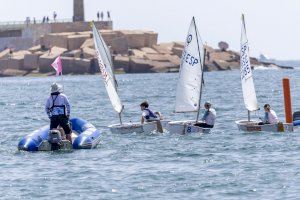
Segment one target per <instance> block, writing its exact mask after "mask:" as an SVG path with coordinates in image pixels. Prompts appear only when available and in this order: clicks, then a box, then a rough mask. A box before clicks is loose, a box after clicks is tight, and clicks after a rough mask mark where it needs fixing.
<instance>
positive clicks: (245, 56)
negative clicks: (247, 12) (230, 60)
mask: <svg viewBox="0 0 300 200" xmlns="http://www.w3.org/2000/svg"><path fill="white" fill-rule="evenodd" d="M240 55H241V56H240V67H241V82H242V91H243V97H244V103H245V107H246V109H247V110H248V111H255V110H258V103H257V98H256V92H255V87H254V82H253V76H252V70H251V64H250V58H249V45H248V39H247V34H246V25H245V19H244V15H242V31H241V50H240Z"/></svg>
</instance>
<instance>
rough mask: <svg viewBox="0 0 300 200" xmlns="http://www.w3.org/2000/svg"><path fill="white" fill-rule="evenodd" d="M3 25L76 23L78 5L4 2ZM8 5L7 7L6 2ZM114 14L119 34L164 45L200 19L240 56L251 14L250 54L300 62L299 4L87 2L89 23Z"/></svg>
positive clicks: (49, 0) (204, 31)
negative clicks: (149, 33) (52, 20)
mask: <svg viewBox="0 0 300 200" xmlns="http://www.w3.org/2000/svg"><path fill="white" fill-rule="evenodd" d="M0 2H1V6H0V21H24V20H25V18H26V17H27V16H29V17H31V18H33V17H36V18H37V19H41V18H42V17H43V16H45V15H48V16H49V17H52V13H53V11H56V12H57V14H58V18H68V19H71V18H72V16H73V0H9V1H7V0H0ZM4 2H5V3H4ZM107 10H109V11H110V12H111V16H112V20H113V21H114V29H147V30H153V31H155V32H157V33H158V34H159V38H158V40H159V42H170V41H184V40H185V38H186V34H187V31H188V27H189V24H190V21H191V19H192V17H193V16H195V18H196V22H197V25H198V29H199V32H200V34H201V37H202V40H203V41H205V42H207V44H208V45H210V46H213V47H215V48H216V47H217V46H218V42H219V41H226V42H227V43H228V44H229V48H230V49H232V50H235V51H239V46H240V32H241V14H242V13H244V14H245V19H246V26H247V35H248V39H249V45H250V55H251V56H255V57H257V56H259V55H260V54H261V53H263V54H265V55H267V56H268V57H269V58H276V59H281V60H287V59H289V60H300V26H299V24H300V1H299V0H285V1H283V0H85V17H86V20H92V19H96V13H97V11H105V12H106V11H107Z"/></svg>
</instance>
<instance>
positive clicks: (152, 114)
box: [144, 108, 158, 120]
mask: <svg viewBox="0 0 300 200" xmlns="http://www.w3.org/2000/svg"><path fill="white" fill-rule="evenodd" d="M144 110H146V111H148V113H149V114H148V115H147V116H145V118H146V120H153V119H154V120H155V119H157V118H158V117H157V116H156V115H155V114H154V113H153V112H152V111H151V110H150V109H148V108H145V109H144Z"/></svg>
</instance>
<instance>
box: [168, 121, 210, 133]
mask: <svg viewBox="0 0 300 200" xmlns="http://www.w3.org/2000/svg"><path fill="white" fill-rule="evenodd" d="M194 123H195V121H171V122H169V123H168V125H167V127H166V128H167V130H168V131H169V132H170V133H172V134H191V133H210V130H211V129H210V128H201V127H199V126H194V125H193V124H194Z"/></svg>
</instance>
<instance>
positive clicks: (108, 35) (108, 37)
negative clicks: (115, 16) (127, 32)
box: [100, 30, 122, 46]
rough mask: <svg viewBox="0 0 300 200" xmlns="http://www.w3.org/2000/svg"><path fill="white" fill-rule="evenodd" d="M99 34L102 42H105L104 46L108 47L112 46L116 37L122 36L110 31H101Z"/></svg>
mask: <svg viewBox="0 0 300 200" xmlns="http://www.w3.org/2000/svg"><path fill="white" fill-rule="evenodd" d="M100 33H101V36H102V38H103V40H104V41H105V43H106V45H108V46H111V45H112V41H113V40H114V39H115V38H116V37H121V36H122V35H119V34H118V32H115V31H112V30H101V31H100Z"/></svg>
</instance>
